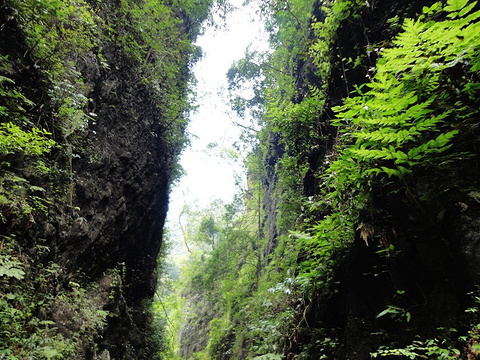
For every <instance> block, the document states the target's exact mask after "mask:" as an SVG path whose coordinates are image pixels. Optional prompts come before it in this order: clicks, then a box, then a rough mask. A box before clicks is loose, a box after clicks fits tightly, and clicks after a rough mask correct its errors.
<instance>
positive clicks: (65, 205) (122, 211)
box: [0, 1, 207, 359]
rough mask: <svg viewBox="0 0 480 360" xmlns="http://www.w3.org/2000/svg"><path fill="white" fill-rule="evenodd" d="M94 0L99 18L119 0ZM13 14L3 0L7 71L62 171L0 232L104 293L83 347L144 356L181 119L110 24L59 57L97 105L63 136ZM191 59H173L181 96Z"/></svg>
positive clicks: (0, 12) (1, 43)
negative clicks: (42, 197) (98, 327)
mask: <svg viewBox="0 0 480 360" xmlns="http://www.w3.org/2000/svg"><path fill="white" fill-rule="evenodd" d="M91 4H92V6H93V7H94V8H95V6H97V5H98V6H101V9H99V8H97V9H96V10H98V15H100V16H103V17H104V18H105V19H107V17H108V16H109V14H111V13H113V12H115V9H116V7H117V6H118V4H117V3H116V2H115V1H106V2H102V4H101V5H99V4H97V2H96V1H92V2H91ZM205 8H207V7H205ZM11 14H15V10H14V9H12V8H9V7H8V6H7V5H5V4H4V3H3V2H1V3H0V26H1V29H0V30H1V31H0V48H1V51H2V54H8V55H9V60H10V62H11V63H13V64H14V66H10V68H9V69H11V71H12V73H11V74H6V75H8V76H9V77H11V78H14V79H15V82H16V86H18V87H19V88H22V91H23V93H25V94H27V95H28V97H29V99H31V100H33V101H34V102H35V104H38V105H37V106H36V107H35V108H32V109H30V110H29V111H30V112H36V118H38V119H40V120H39V121H40V122H43V123H42V124H41V125H43V127H47V128H48V129H52V131H53V137H54V138H56V140H57V142H59V143H60V144H61V145H62V146H64V148H63V149H62V151H58V150H53V151H52V153H51V154H50V155H49V156H50V157H51V159H50V160H51V161H52V164H53V163H55V164H56V165H55V166H56V167H57V168H58V169H60V170H59V172H58V174H59V175H58V176H57V177H56V178H55V179H53V181H54V182H56V185H55V186H53V187H52V188H51V191H50V188H48V189H49V196H50V198H49V200H50V202H49V211H48V214H44V215H41V214H39V215H38V217H37V219H36V222H30V223H28V224H27V225H25V224H24V223H20V222H18V221H16V220H15V219H13V220H11V219H8V221H9V222H8V223H7V226H6V228H4V229H1V230H0V235H4V234H8V233H10V234H16V235H17V237H18V238H19V239H22V246H23V250H24V251H26V252H33V251H34V250H33V249H34V248H35V246H36V245H37V244H38V243H39V241H40V240H39V239H44V240H42V241H43V244H46V245H48V246H49V247H50V249H51V251H50V253H49V254H48V255H45V256H44V258H43V262H44V263H45V264H46V263H47V262H48V261H50V260H53V261H55V262H57V263H58V264H59V265H60V267H61V270H60V271H59V277H58V288H60V287H62V286H65V287H67V288H68V287H69V285H68V284H69V281H70V280H71V279H75V277H76V276H77V275H78V274H81V275H80V276H81V278H82V279H84V281H85V282H86V283H100V287H99V290H98V291H99V292H102V294H103V295H105V296H103V295H102V298H103V299H104V300H105V304H104V308H105V309H106V310H108V311H110V315H111V316H109V317H108V319H107V321H108V324H107V326H106V329H105V331H104V333H103V334H101V336H100V337H99V338H98V339H97V340H96V341H97V342H98V344H99V345H98V347H97V348H96V350H95V351H93V350H92V351H86V352H81V353H82V354H83V355H82V356H85V357H86V358H95V357H96V356H99V354H104V355H102V356H109V358H112V359H151V358H152V357H151V356H153V355H152V353H151V352H150V351H151V350H152V349H149V344H147V342H148V336H149V334H148V327H149V320H150V319H149V315H148V313H147V311H146V301H147V300H149V299H151V298H152V296H153V294H154V290H155V285H156V272H155V270H156V267H157V256H158V254H159V250H160V247H161V245H162V232H163V226H164V223H165V218H166V213H167V209H168V193H169V187H170V184H171V181H172V178H173V177H174V173H175V170H176V166H177V165H176V161H177V156H178V155H179V153H180V151H181V147H182V146H183V142H182V139H183V138H184V134H183V132H182V131H183V130H184V128H182V127H181V126H177V127H176V128H175V129H173V130H172V129H171V128H168V127H169V126H170V125H169V124H168V121H167V120H166V116H165V113H166V112H167V109H165V106H166V105H168V104H165V103H164V102H162V101H164V99H162V97H161V96H160V94H159V91H158V89H154V88H153V85H152V84H151V83H149V82H148V81H144V77H145V71H144V69H142V66H145V63H141V62H139V61H133V60H132V59H131V57H129V56H127V55H126V53H125V49H123V48H122V47H121V46H120V45H119V44H117V43H116V42H115V36H113V38H112V37H111V34H109V33H108V32H109V31H111V28H110V29H107V28H102V29H101V32H104V33H102V40H103V41H104V42H103V43H101V44H100V46H101V49H99V48H94V49H93V50H92V51H91V52H90V53H87V54H82V56H79V57H76V58H75V59H66V61H67V60H70V61H74V62H75V68H76V70H77V71H78V72H79V74H81V77H82V79H83V82H84V84H85V87H84V88H85V89H86V90H85V92H86V93H85V94H84V95H85V96H86V97H87V98H88V99H89V101H88V105H87V108H85V109H84V111H85V112H86V113H91V114H94V115H92V119H91V120H90V122H89V124H88V129H87V130H86V131H84V132H82V133H80V132H79V133H76V134H73V135H72V136H71V138H69V139H68V141H67V140H66V139H65V138H63V137H62V134H61V132H59V131H57V130H56V129H55V124H53V123H52V122H53V121H54V120H52V119H54V118H55V116H54V115H53V113H54V111H55V109H54V108H53V106H52V101H51V99H50V98H49V91H50V89H51V88H52V87H53V86H54V85H55V84H52V83H51V82H49V80H48V79H47V78H46V77H45V76H44V75H42V73H41V72H39V71H38V70H37V69H38V66H36V64H35V59H32V58H31V56H30V54H29V52H28V49H29V47H28V46H27V45H26V44H25V38H24V36H23V35H24V34H23V32H22V31H23V30H22V26H21V25H22V24H19V23H18V22H17V19H16V18H15V16H12V15H11ZM105 19H104V20H105ZM109 20H112V19H109ZM122 21H123V20H122ZM99 26H100V24H99ZM99 53H101V55H99ZM188 61H189V57H188V56H185V57H184V59H183V63H182V64H181V65H180V66H181V69H180V71H179V74H180V75H181V76H179V77H178V79H177V81H178V84H176V85H178V88H177V89H176V90H175V91H176V94H178V95H179V96H182V91H183V92H184V93H183V95H185V94H186V87H187V79H188V76H189V70H188ZM2 74H3V73H2ZM3 75H5V74H3ZM168 86H172V84H169V85H168ZM32 116H33V115H32ZM170 120H171V119H170ZM176 120H178V119H176ZM177 122H178V121H177ZM73 138H75V139H74V140H73V141H72V142H70V140H72V139H73ZM65 149H67V150H68V151H67V150H65ZM64 150H65V151H64ZM69 153H70V154H69ZM69 155H70V156H69ZM1 210H2V211H3V210H4V209H1ZM3 215H5V213H2V216H3ZM7 215H8V214H7ZM113 269H117V270H113ZM112 271H117V272H119V273H120V276H119V277H118V278H119V279H121V280H118V279H117V280H115V281H116V283H113V282H114V280H113V278H114V277H113V276H112ZM75 281H78V280H75ZM88 346H90V347H91V344H90V345H88ZM92 348H93V347H92ZM106 354H109V355H106Z"/></svg>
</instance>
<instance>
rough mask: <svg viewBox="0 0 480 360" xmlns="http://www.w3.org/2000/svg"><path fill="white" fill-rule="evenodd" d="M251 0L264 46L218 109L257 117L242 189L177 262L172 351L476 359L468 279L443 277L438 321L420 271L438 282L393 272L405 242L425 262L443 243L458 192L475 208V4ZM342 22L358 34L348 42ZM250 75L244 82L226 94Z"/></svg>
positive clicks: (223, 355)
mask: <svg viewBox="0 0 480 360" xmlns="http://www.w3.org/2000/svg"><path fill="white" fill-rule="evenodd" d="M264 4H265V5H264V6H265V7H264V11H265V14H266V15H268V16H269V17H268V26H269V27H270V30H271V34H272V35H271V42H272V48H273V52H272V53H271V54H270V53H266V54H258V53H252V52H247V53H246V56H245V58H244V59H242V60H239V61H237V62H236V63H235V64H233V66H232V68H231V69H230V71H229V73H228V74H227V76H228V78H229V80H230V82H231V86H230V90H231V91H232V106H233V108H234V109H235V110H237V111H238V112H239V113H240V114H245V113H246V112H247V111H250V113H251V114H253V115H255V116H257V120H258V123H259V125H260V126H261V130H260V131H259V132H258V134H257V142H256V146H255V149H254V151H253V152H252V153H251V154H250V155H249V157H248V159H247V161H246V168H247V174H248V178H249V184H248V189H246V190H245V192H244V193H243V194H242V201H241V202H240V203H238V204H237V205H236V206H237V207H236V210H235V213H234V214H235V215H233V214H230V215H229V210H228V207H227V210H225V213H224V214H223V219H222V221H221V222H217V223H216V226H217V230H218V234H219V235H218V238H217V245H216V248H214V249H212V250H209V249H207V250H206V249H203V250H201V249H199V250H198V252H196V253H195V254H194V255H193V256H192V259H191V263H189V264H188V265H186V266H185V270H184V273H183V275H182V276H183V280H182V283H181V286H180V290H178V291H179V292H180V293H181V295H182V297H183V298H184V299H183V300H182V301H184V303H183V309H184V314H185V315H184V316H185V318H184V319H183V320H182V319H180V318H176V319H177V323H176V326H177V327H179V326H180V324H182V321H183V328H182V330H180V332H179V334H180V344H179V345H178V344H177V345H175V346H176V347H177V350H178V351H177V355H181V358H186V359H277V358H278V359H280V358H285V356H286V358H288V359H319V358H320V359H337V358H338V359H343V358H352V359H367V358H370V357H371V356H372V357H380V356H387V357H388V356H390V357H392V358H393V357H394V356H399V357H402V358H411V359H418V358H432V359H434V358H435V359H437V358H438V359H455V358H459V357H461V358H475V356H478V348H479V346H478V340H479V338H478V322H479V320H478V318H477V317H476V315H475V314H476V311H477V304H476V301H473V302H472V300H471V299H472V296H473V297H474V298H475V296H478V295H475V294H476V293H475V292H472V293H470V295H469V294H467V293H468V291H474V290H475V282H474V281H472V282H469V283H468V285H465V286H464V287H462V288H461V290H455V291H458V293H459V294H458V297H459V298H461V299H463V300H462V304H463V305H458V304H457V303H456V302H455V301H456V300H455V301H453V300H452V302H451V303H449V305H448V306H447V305H444V306H445V308H444V309H442V310H441V311H445V312H446V311H450V308H449V306H456V308H455V310H453V312H454V313H455V315H452V314H451V313H449V315H448V317H447V316H445V317H444V318H437V316H438V313H439V312H440V313H441V311H440V310H439V309H438V308H436V306H437V305H436V304H435V301H437V299H438V297H440V298H441V297H442V296H453V295H450V294H451V293H449V295H445V294H443V295H438V294H436V293H435V291H439V290H438V288H440V287H446V286H447V285H445V284H444V283H442V281H444V279H443V280H439V279H436V278H434V277H433V276H432V275H430V276H431V277H430V278H429V280H427V282H428V281H430V282H435V281H438V283H435V284H436V285H435V286H437V287H438V288H437V289H436V290H435V291H433V290H429V291H431V292H428V293H427V292H426V291H424V290H422V287H423V286H427V285H424V284H425V283H420V280H418V282H416V279H415V275H413V276H412V278H409V279H410V280H408V281H410V283H409V282H408V281H406V280H405V278H406V276H407V275H406V274H405V273H407V274H408V273H409V272H410V271H412V272H413V271H414V270H408V269H404V270H403V272H404V273H403V274H402V273H401V272H399V270H398V269H399V268H401V266H403V265H402V264H410V265H411V266H412V267H414V268H415V269H417V268H418V269H421V270H422V271H423V269H424V268H425V267H427V266H428V265H422V266H418V267H417V265H416V264H415V263H413V260H411V259H406V258H405V256H404V255H402V254H403V253H405V254H409V255H406V256H418V255H416V254H418V252H419V250H416V249H417V247H418V248H422V247H424V248H426V247H428V246H430V248H429V249H430V251H429V253H428V252H426V253H427V255H426V258H422V259H416V261H425V262H426V263H427V264H429V265H430V263H433V262H434V261H437V260H436V259H437V258H436V256H437V255H438V254H437V253H436V252H437V251H438V252H439V251H440V250H437V249H439V248H442V247H443V245H440V243H442V242H443V243H448V246H449V248H448V249H449V250H448V251H449V254H450V255H449V256H452V257H455V256H457V253H456V251H457V250H453V249H457V248H458V247H459V246H460V245H459V244H458V243H459V242H460V243H462V241H464V240H457V243H452V242H449V241H450V240H448V239H446V238H442V234H441V232H437V231H438V230H433V231H432V229H439V228H441V229H444V228H443V227H444V226H447V227H448V226H456V225H455V224H454V223H445V218H446V215H445V214H446V213H447V212H449V211H451V212H453V210H451V209H452V206H460V205H459V204H460V202H461V204H462V205H461V206H462V208H461V209H463V210H460V211H463V212H465V211H466V210H467V209H469V208H472V209H475V208H476V204H475V201H476V200H475V197H476V196H477V195H476V194H477V192H476V190H475V188H476V185H475V184H476V180H475V179H476V175H475V174H474V171H471V170H473V168H472V167H474V166H475V165H474V164H475V162H476V160H475V159H476V158H477V155H478V154H477V150H478V129H477V122H478V118H479V115H480V114H479V110H478V109H479V107H478V105H479V104H478V98H479V93H478V90H479V89H480V88H479V80H480V78H479V71H480V62H479V60H480V58H479V54H480V52H479V51H480V41H479V37H478V36H477V35H476V34H478V31H479V30H480V29H479V17H480V12H478V6H477V3H476V2H470V1H468V0H448V1H445V2H437V3H430V4H428V6H424V7H423V8H422V6H418V7H409V6H405V4H399V3H397V2H392V4H387V5H389V6H391V8H393V9H394V10H395V11H396V12H395V11H394V10H392V11H390V12H388V14H386V13H381V14H380V16H381V21H380V22H381V26H383V27H382V28H381V31H380V30H379V29H378V27H380V26H378V27H377V28H375V26H376V24H373V23H372V24H368V23H365V22H364V19H367V18H368V16H371V17H373V15H372V14H374V13H375V11H381V9H384V11H386V10H385V9H386V7H382V4H380V2H374V3H372V4H370V3H366V2H362V1H351V0H337V1H328V2H324V3H323V7H322V9H320V8H319V7H318V6H317V5H316V4H311V3H308V2H307V3H306V2H296V1H285V2H282V1H280V2H275V1H272V2H268V3H264ZM422 5H423V4H422ZM377 8H378V9H380V10H376V9H377ZM312 13H313V15H312ZM350 27H353V28H354V29H355V30H356V31H357V32H358V33H359V35H358V36H359V37H362V41H363V42H364V46H362V43H357V44H352V43H349V41H352V39H349V38H348V36H351V32H352V29H351V28H350ZM349 31H350V32H349ZM385 33H388V34H390V37H387V38H385V37H384V38H383V39H382V38H380V36H379V34H381V35H383V36H384V34H385ZM345 34H347V36H345ZM392 34H396V35H395V36H393V35H392ZM371 39H376V40H374V41H377V39H378V42H376V43H372V42H371ZM348 47H350V48H348ZM249 85H254V86H257V88H256V89H255V90H254V91H253V92H252V93H251V94H253V96H252V97H250V98H244V99H242V98H240V97H239V93H238V92H237V90H238V89H239V88H242V87H246V86H249ZM445 174H448V175H445ZM433 184H435V185H434V186H437V187H438V189H433V188H432V189H425V187H429V186H432V185H433ZM459 201H460V202H459ZM453 204H456V205H453ZM218 216H221V214H219V215H218ZM455 216H457V218H456V219H461V215H455ZM409 217H410V218H409ZM418 217H420V218H422V219H423V220H421V221H418V220H417V218H418ZM208 219H210V218H208ZM208 219H206V220H208ZM412 219H413V220H412ZM449 221H450V220H449ZM457 221H459V220H457ZM460 221H463V220H460ZM197 223H198V221H197ZM462 224H463V223H462ZM462 226H467V225H462ZM471 226H475V225H471ZM202 231H203V230H202V228H201V226H198V227H197V228H196V232H197V233H198V234H201V233H202ZM429 231H430V232H431V234H428V232H429ZM193 233H195V231H193ZM468 234H469V233H467V235H468ZM198 236H200V235H198ZM420 236H424V238H425V239H421V238H420ZM429 236H432V238H430V237H429ZM435 236H436V237H438V238H439V240H438V242H437V243H436V244H435V243H434V237H435ZM459 236H461V235H459ZM468 236H470V235H468ZM440 239H442V240H440ZM462 244H463V246H465V243H462ZM359 249H360V250H359ZM411 249H413V250H411ZM442 251H443V250H442ZM357 254H360V255H359V257H360V258H358V259H357V258H356V256H357ZM361 256H364V257H365V259H361ZM428 256H431V258H430V259H431V260H428V259H429V258H428ZM434 259H435V260H434ZM432 266H433V265H432ZM435 266H437V264H435ZM444 266H445V265H444ZM473 266H474V265H473ZM350 269H351V270H350ZM440 269H441V265H438V267H435V270H437V271H443V270H440ZM444 271H445V272H446V269H445V270H444ZM459 271H463V270H459ZM421 274H422V273H419V274H418V275H417V276H418V277H419V278H421V276H423V275H421ZM442 274H443V272H442ZM409 276H410V275H409ZM460 276H463V275H460ZM352 279H357V280H352ZM355 281H357V282H358V283H359V284H354V283H352V282H355ZM422 281H423V279H422ZM360 284H362V286H365V288H364V289H361V288H360ZM369 286H370V287H369ZM462 286H463V285H462ZM374 292H378V296H375V295H374V294H372V293H374ZM435 296H436V297H437V298H435ZM456 296H457V295H456ZM363 298H364V300H363V301H364V303H362V302H360V301H361V299H363ZM469 299H470V300H469ZM476 299H477V300H478V297H477V298H476ZM356 301H357V302H356ZM367 301H370V303H367ZM445 301H447V300H445ZM350 303H351V304H350ZM452 303H453V304H454V305H451V304H452ZM465 304H469V305H465ZM178 306H180V307H181V304H179V303H177V309H178ZM342 306H344V308H342ZM349 306H350V307H349ZM438 306H439V307H440V305H438ZM181 308H182V307H181ZM329 311H330V312H332V311H333V313H330V314H328V312H329ZM334 311H338V313H334ZM362 311H363V312H362ZM429 312H430V313H429ZM429 315H430V316H431V317H432V319H429ZM440 317H441V316H440ZM427 319H429V320H427ZM332 324H333V325H332ZM193 337H196V338H195V339H194V338H193ZM355 337H356V339H352V338H355Z"/></svg>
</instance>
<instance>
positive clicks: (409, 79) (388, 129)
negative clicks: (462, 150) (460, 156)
mask: <svg viewBox="0 0 480 360" xmlns="http://www.w3.org/2000/svg"><path fill="white" fill-rule="evenodd" d="M475 4H476V2H473V3H471V4H468V5H467V1H465V0H451V1H448V3H447V5H446V6H445V8H444V9H442V8H441V6H440V5H439V4H435V5H434V6H432V7H430V8H425V9H424V10H423V12H424V15H422V16H421V17H420V18H419V19H418V20H412V19H407V20H406V21H405V23H404V26H403V29H404V31H403V32H402V33H401V34H399V35H398V37H397V38H396V39H395V40H394V41H393V44H394V47H392V48H390V49H386V50H384V52H383V54H382V58H381V59H380V60H379V63H378V64H377V67H376V74H375V76H374V78H373V79H372V81H371V82H370V83H369V84H367V85H366V86H367V87H368V88H369V90H368V91H367V92H365V93H361V92H360V94H359V95H358V96H356V97H354V98H350V99H346V100H345V102H344V105H343V106H340V107H337V108H336V109H335V110H336V111H337V112H338V116H337V119H336V121H335V125H337V126H342V124H346V125H347V126H346V130H344V131H345V132H347V133H349V134H350V135H349V136H348V137H347V139H348V138H349V139H350V140H347V142H349V143H350V144H349V145H348V143H347V147H346V149H345V150H344V152H343V154H342V155H341V157H340V158H339V160H338V163H337V164H334V165H333V166H332V171H337V172H342V171H345V170H343V169H344V166H343V165H344V163H347V162H348V163H349V164H351V162H352V160H353V162H354V163H355V164H357V166H356V171H357V173H356V177H353V178H352V177H351V178H352V180H355V178H356V179H357V180H359V181H361V180H360V179H362V178H363V177H364V176H367V175H372V174H373V175H379V174H382V173H384V174H386V175H388V176H398V177H403V176H404V175H405V174H408V173H411V172H412V169H413V168H414V167H415V166H420V165H427V164H429V163H430V162H431V160H432V159H433V158H434V157H436V156H438V155H439V154H441V153H444V152H445V151H446V150H447V149H449V148H450V147H451V145H452V140H453V138H454V137H455V135H456V134H457V133H458V130H456V129H453V128H452V126H450V125H449V124H448V122H450V121H453V120H454V117H453V116H452V109H449V108H446V107H445V106H444V105H443V104H442V102H443V101H442V100H443V98H444V97H445V94H444V93H442V89H441V87H440V82H441V81H444V80H443V78H442V77H444V73H445V71H446V70H447V69H449V68H452V67H455V66H464V67H466V68H467V71H470V72H473V71H477V70H476V68H477V67H478V50H479V49H480V39H479V38H478V36H477V34H478V33H479V31H480V23H479V22H478V19H479V18H480V12H474V13H470V12H471V10H472V9H473V8H474V6H475ZM440 11H443V12H446V13H447V14H446V17H445V20H444V21H438V22H433V21H426V20H427V18H426V15H427V14H438V13H439V12H440ZM470 87H471V85H470ZM470 87H467V86H465V87H464V88H463V89H459V90H458V91H467V90H468V89H469V88H470ZM351 170H352V169H351V168H350V167H348V171H351ZM340 178H343V179H346V177H341V176H340Z"/></svg>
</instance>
